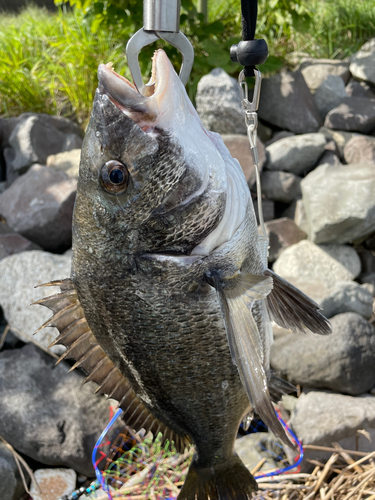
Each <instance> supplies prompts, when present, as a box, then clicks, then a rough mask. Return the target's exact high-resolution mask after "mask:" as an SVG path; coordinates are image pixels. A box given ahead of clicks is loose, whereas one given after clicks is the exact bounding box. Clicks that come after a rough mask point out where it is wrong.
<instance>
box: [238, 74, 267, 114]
mask: <svg viewBox="0 0 375 500" xmlns="http://www.w3.org/2000/svg"><path fill="white" fill-rule="evenodd" d="M254 74H255V85H254V94H253V100H252V101H251V102H250V101H249V91H248V88H247V83H246V80H245V70H244V69H243V70H242V71H241V73H240V74H239V75H238V83H239V85H240V88H241V92H242V106H243V108H244V109H245V111H253V112H255V111H257V110H258V107H259V99H260V87H261V84H262V74H261V72H260V71H259V70H257V69H254Z"/></svg>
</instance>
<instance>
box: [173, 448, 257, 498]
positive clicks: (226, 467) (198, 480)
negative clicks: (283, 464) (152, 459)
mask: <svg viewBox="0 0 375 500" xmlns="http://www.w3.org/2000/svg"><path fill="white" fill-rule="evenodd" d="M257 489H258V485H257V483H256V481H255V479H254V477H253V476H252V475H251V474H250V471H249V470H248V469H247V468H246V467H245V465H244V464H243V462H242V461H241V459H240V458H239V456H238V455H236V454H235V455H233V456H232V457H231V458H230V459H229V460H227V461H225V462H222V463H220V464H218V465H215V466H214V467H205V468H203V467H200V466H199V465H197V463H196V462H195V457H194V458H193V461H192V463H191V465H190V468H189V471H188V474H187V476H186V479H185V483H184V485H183V487H182V490H181V492H180V494H179V495H178V497H177V500H250V499H251V498H252V493H253V492H254V491H257Z"/></svg>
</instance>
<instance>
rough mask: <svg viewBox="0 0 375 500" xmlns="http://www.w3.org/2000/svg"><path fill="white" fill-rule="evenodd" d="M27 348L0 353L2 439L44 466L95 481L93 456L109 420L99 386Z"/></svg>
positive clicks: (105, 401) (0, 429)
mask: <svg viewBox="0 0 375 500" xmlns="http://www.w3.org/2000/svg"><path fill="white" fill-rule="evenodd" d="M55 361H56V360H55V359H54V358H52V357H51V356H49V355H48V354H46V353H45V352H43V351H41V350H40V349H38V348H37V347H36V346H34V345H33V344H27V345H26V346H24V347H22V348H20V349H12V350H8V351H2V352H0V379H1V386H0V414H1V419H0V435H1V436H3V437H4V439H6V440H7V441H8V442H9V444H11V445H12V446H13V447H14V448H15V449H16V450H17V451H19V452H21V453H24V454H25V455H27V456H28V457H30V458H32V459H34V460H37V461H38V462H40V463H42V464H45V465H53V466H63V467H69V468H72V469H74V470H76V471H77V472H80V473H81V474H84V475H86V476H90V477H92V476H94V470H93V466H92V463H91V453H92V450H93V447H94V445H95V443H96V441H97V439H98V438H99V436H100V434H101V432H102V431H103V429H104V428H105V427H106V425H107V424H108V422H109V418H110V409H109V405H110V403H109V400H107V399H106V398H104V397H101V396H98V395H95V394H94V391H95V388H96V384H94V383H92V382H88V383H87V384H85V385H83V386H82V387H81V385H82V382H83V380H84V376H83V375H82V373H79V372H78V371H73V372H71V373H68V371H69V368H70V366H69V365H68V364H67V363H66V362H65V361H64V362H62V363H60V364H59V365H57V366H55Z"/></svg>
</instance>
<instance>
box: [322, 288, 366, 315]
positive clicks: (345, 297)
mask: <svg viewBox="0 0 375 500" xmlns="http://www.w3.org/2000/svg"><path fill="white" fill-rule="evenodd" d="M318 303H319V305H320V307H321V308H322V309H323V310H322V314H324V316H325V317H326V318H332V316H336V315H337V314H341V313H344V312H355V313H357V314H360V315H361V316H363V317H364V318H365V319H368V318H369V317H370V316H371V314H372V303H373V300H372V295H371V293H370V292H369V291H368V290H367V289H366V288H365V287H363V286H361V285H359V284H358V283H356V282H355V281H339V282H337V283H335V285H334V286H333V287H332V288H331V289H330V290H329V293H328V294H327V295H326V296H324V297H323V298H321V299H320V300H319V302H318Z"/></svg>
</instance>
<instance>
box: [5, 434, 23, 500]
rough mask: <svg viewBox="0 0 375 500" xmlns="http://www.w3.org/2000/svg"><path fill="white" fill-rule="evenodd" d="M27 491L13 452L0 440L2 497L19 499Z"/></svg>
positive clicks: (12, 499) (8, 499) (7, 499)
mask: <svg viewBox="0 0 375 500" xmlns="http://www.w3.org/2000/svg"><path fill="white" fill-rule="evenodd" d="M24 492H25V488H24V487H23V484H22V479H21V476H20V473H19V470H18V467H17V464H16V462H15V460H14V458H13V455H12V452H11V451H10V450H9V449H8V448H7V447H6V445H5V444H4V443H2V442H0V498H1V500H19V499H20V497H21V495H23V493H24Z"/></svg>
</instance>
